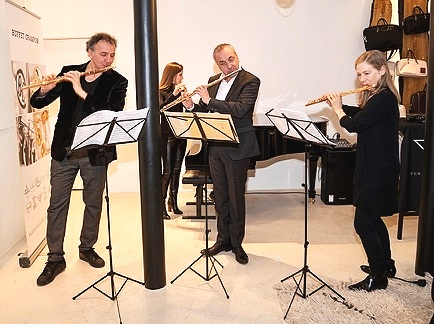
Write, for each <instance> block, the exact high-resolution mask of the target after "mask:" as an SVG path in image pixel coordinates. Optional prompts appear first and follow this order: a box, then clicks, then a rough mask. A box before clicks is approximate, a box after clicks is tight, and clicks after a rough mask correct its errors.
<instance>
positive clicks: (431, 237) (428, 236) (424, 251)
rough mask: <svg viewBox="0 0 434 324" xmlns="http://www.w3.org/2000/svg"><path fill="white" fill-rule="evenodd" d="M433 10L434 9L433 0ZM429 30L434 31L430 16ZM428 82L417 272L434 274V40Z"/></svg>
mask: <svg viewBox="0 0 434 324" xmlns="http://www.w3.org/2000/svg"><path fill="white" fill-rule="evenodd" d="M430 2H431V10H430V12H434V11H433V10H434V1H430ZM430 30H431V31H433V30H434V21H433V17H432V15H431V21H430ZM427 82H428V84H427V96H426V97H427V102H426V113H425V142H424V156H423V167H422V185H421V195H420V208H419V225H418V226H419V228H418V236H417V251H416V267H415V273H416V274H418V275H421V276H423V275H425V272H428V273H430V274H431V275H432V276H433V275H434V197H433V192H434V141H433V139H434V138H433V136H434V134H433V127H434V42H432V41H430V42H429V53H428V81H427Z"/></svg>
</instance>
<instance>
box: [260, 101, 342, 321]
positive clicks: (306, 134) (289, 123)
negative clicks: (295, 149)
mask: <svg viewBox="0 0 434 324" xmlns="http://www.w3.org/2000/svg"><path fill="white" fill-rule="evenodd" d="M265 115H266V116H267V117H268V119H270V121H271V122H272V123H273V124H274V126H276V128H277V129H278V130H279V131H280V132H281V133H282V134H283V136H285V137H290V138H292V139H294V140H298V141H302V142H304V143H305V151H304V152H305V153H304V265H303V268H301V269H300V270H298V271H296V272H294V273H293V274H291V275H289V276H287V277H286V278H284V279H282V280H281V281H280V282H284V281H285V280H287V279H289V278H292V279H293V280H294V282H295V284H296V289H295V291H294V295H293V296H292V299H291V302H290V303H289V306H288V309H287V311H286V313H285V317H284V319H286V317H287V315H288V312H289V310H290V308H291V306H292V303H293V302H294V299H295V296H296V295H298V296H300V297H302V298H307V297H309V296H311V295H313V294H314V293H316V292H317V291H318V290H320V289H321V288H323V287H327V288H329V289H330V290H331V291H333V292H334V293H335V294H336V295H338V296H339V297H340V298H342V299H343V300H345V298H344V297H343V296H342V295H340V294H339V293H338V292H337V291H336V290H334V289H333V288H332V287H330V286H329V285H328V284H327V283H326V282H325V281H324V280H322V279H321V278H320V277H318V276H317V275H316V274H314V273H313V272H312V271H311V270H310V269H309V266H308V265H307V248H308V245H309V241H308V237H307V206H308V205H307V200H308V186H307V174H308V164H307V161H308V159H309V148H310V146H311V144H312V143H315V144H316V145H321V146H325V147H333V146H335V145H336V144H334V143H333V142H331V141H330V140H328V139H327V137H325V135H324V134H323V133H322V132H321V131H320V130H319V129H318V128H317V127H316V125H315V124H314V123H313V122H312V120H311V119H310V118H309V116H308V115H306V114H305V113H304V112H299V111H293V110H286V111H284V112H280V111H279V110H278V109H271V110H270V111H268V112H266V113H265ZM300 273H301V276H300V279H299V280H298V281H297V280H296V279H295V276H297V275H298V274H300ZM308 273H309V274H310V275H312V276H313V277H314V278H315V279H316V280H317V281H319V282H320V283H321V285H320V286H319V287H318V288H316V289H315V290H313V291H312V292H310V293H307V291H306V290H307V287H306V281H307V274H308ZM302 280H303V287H302V289H300V286H301V281H302Z"/></svg>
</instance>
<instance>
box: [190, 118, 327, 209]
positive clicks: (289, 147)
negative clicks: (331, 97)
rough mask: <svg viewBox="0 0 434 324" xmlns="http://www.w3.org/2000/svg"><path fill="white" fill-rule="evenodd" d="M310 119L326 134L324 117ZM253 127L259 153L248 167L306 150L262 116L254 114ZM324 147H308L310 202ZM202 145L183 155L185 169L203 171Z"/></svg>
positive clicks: (300, 143)
mask: <svg viewBox="0 0 434 324" xmlns="http://www.w3.org/2000/svg"><path fill="white" fill-rule="evenodd" d="M265 118H266V117H265ZM311 119H312V121H313V122H314V124H315V125H316V126H317V127H318V129H319V130H320V131H321V132H322V133H323V134H327V122H328V119H327V118H325V117H312V116H311ZM254 128H255V133H256V138H257V140H258V143H259V148H260V150H261V154H259V155H258V156H255V157H253V158H252V159H251V163H250V168H251V169H254V168H255V167H256V162H258V161H265V160H269V159H271V158H274V157H276V156H281V155H285V154H292V153H303V152H305V150H306V146H305V143H304V142H302V141H298V140H294V139H290V138H287V137H284V136H283V135H282V134H281V133H280V132H279V131H278V130H277V129H276V127H275V126H274V125H273V124H272V123H271V122H270V121H268V120H266V119H264V117H258V116H257V115H255V116H254ZM323 150H324V148H323V147H320V146H318V145H311V146H310V147H309V148H308V159H309V174H308V179H309V180H308V182H309V183H308V195H309V199H310V201H311V202H314V201H315V195H316V191H315V180H316V171H317V164H318V159H319V157H320V156H321V155H322V153H323ZM203 151H204V150H203V147H202V148H201V149H200V151H199V152H198V153H196V154H194V155H187V156H186V157H185V169H186V171H188V170H199V171H201V172H203V170H204V156H203Z"/></svg>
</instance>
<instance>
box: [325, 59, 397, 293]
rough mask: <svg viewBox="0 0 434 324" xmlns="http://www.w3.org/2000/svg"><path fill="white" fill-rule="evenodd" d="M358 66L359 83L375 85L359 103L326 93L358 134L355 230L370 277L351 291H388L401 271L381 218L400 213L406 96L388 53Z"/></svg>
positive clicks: (347, 126) (340, 116) (342, 122)
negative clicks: (401, 121) (401, 107)
mask: <svg viewBox="0 0 434 324" xmlns="http://www.w3.org/2000/svg"><path fill="white" fill-rule="evenodd" d="M355 70H356V73H357V77H358V80H359V83H360V84H361V85H362V86H369V87H370V89H369V90H365V91H363V92H361V93H360V97H359V106H358V107H354V106H347V105H343V104H342V97H341V96H340V95H339V93H331V94H327V95H325V96H326V98H327V103H328V104H329V106H330V107H331V108H333V111H334V112H335V114H336V116H337V118H338V119H339V124H340V125H341V126H342V127H343V128H345V129H346V130H347V131H348V132H350V133H357V157H356V166H355V172H354V179H353V180H354V182H353V199H354V200H353V204H354V206H355V207H356V209H355V216H354V228H355V230H356V232H357V234H358V235H359V237H360V240H361V242H362V245H363V248H364V250H365V253H366V256H367V258H368V263H369V266H367V265H362V266H361V269H362V270H363V271H364V272H367V273H368V276H367V277H366V278H365V279H364V280H362V281H360V282H358V283H356V284H353V285H350V286H349V289H351V290H365V291H368V292H369V291H372V290H376V289H385V288H386V287H387V284H388V279H387V278H388V277H389V278H392V277H394V276H395V274H396V268H395V261H394V260H393V259H392V253H391V249H390V238H389V232H388V230H387V227H386V225H385V224H384V222H383V220H382V218H381V217H382V216H390V215H393V214H395V213H397V212H398V177H399V153H398V152H399V151H398V126H399V110H398V103H399V101H400V96H399V94H398V91H397V90H396V88H395V86H394V84H393V81H392V78H391V76H390V72H389V69H388V67H387V64H386V60H385V57H384V53H382V52H380V51H376V50H374V51H368V52H365V53H363V54H362V55H361V56H360V57H359V58H358V59H357V60H356V62H355Z"/></svg>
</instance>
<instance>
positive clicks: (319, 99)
mask: <svg viewBox="0 0 434 324" xmlns="http://www.w3.org/2000/svg"><path fill="white" fill-rule="evenodd" d="M374 88H375V87H374V86H370V85H367V86H364V87H361V88H357V89H353V90H349V91H344V92H339V94H340V95H341V97H343V96H347V95H350V94H353V93H357V92H362V91H365V90H370V91H372V89H374ZM326 100H327V97H320V98H318V99H315V100H311V101H309V102H308V103H307V104H305V106H310V105H314V104H317V103H319V102H322V101H326Z"/></svg>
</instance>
